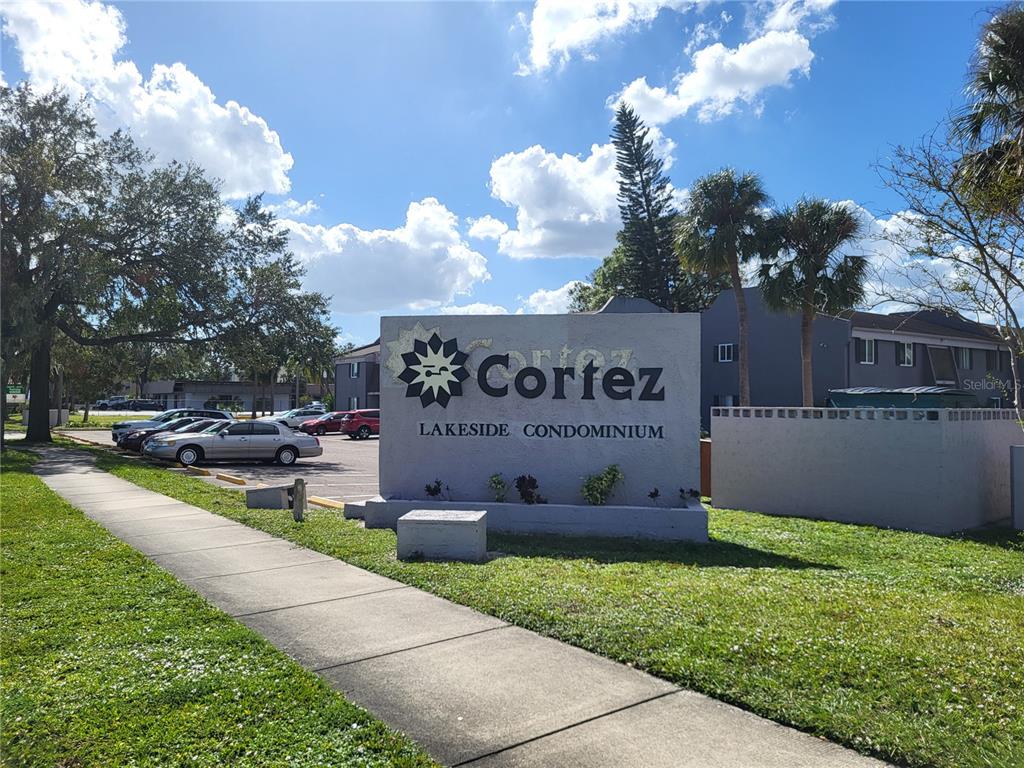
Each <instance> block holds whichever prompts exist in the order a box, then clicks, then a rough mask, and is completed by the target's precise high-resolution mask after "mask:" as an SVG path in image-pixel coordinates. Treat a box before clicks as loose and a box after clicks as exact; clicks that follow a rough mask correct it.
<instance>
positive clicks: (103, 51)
mask: <svg viewBox="0 0 1024 768" xmlns="http://www.w3.org/2000/svg"><path fill="white" fill-rule="evenodd" d="M574 5H575V8H573V4H571V5H570V6H569V7H568V8H569V10H566V9H565V8H561V9H560V8H559V7H558V4H557V3H552V2H544V0H541V1H540V2H538V3H537V4H536V5H533V4H529V3H501V2H499V3H487V2H478V3H473V2H465V3H326V2H320V3H270V2H261V3H251V2H232V3H228V2H221V3H200V2H191V3H142V2H138V3H123V4H106V5H102V4H99V3H93V4H85V3H82V2H79V0H73V2H68V3H64V4H61V5H58V6H46V5H44V4H42V3H27V2H26V3H19V2H14V3H8V4H7V5H6V6H5V8H4V10H3V11H2V14H3V15H4V17H5V18H4V23H5V26H4V31H5V35H4V37H3V42H2V69H3V73H4V78H5V79H6V81H7V82H9V83H14V82H17V81H19V80H21V79H23V78H25V77H28V78H29V79H31V80H32V81H34V82H36V83H38V84H40V85H43V86H46V85H51V84H61V85H63V86H65V87H68V88H70V89H71V90H73V91H75V92H80V93H83V94H86V95H89V96H90V97H91V98H92V99H93V102H94V104H95V109H96V111H97V119H98V121H99V123H100V125H101V128H104V129H112V128H113V127H117V126H121V125H126V126H127V127H128V128H129V129H131V130H133V132H135V133H136V135H137V136H139V138H140V140H142V141H143V143H148V144H149V145H150V146H153V147H154V148H155V149H156V150H157V153H158V155H159V156H160V157H161V159H168V158H170V157H177V158H178V159H196V160H197V161H198V162H201V163H202V164H204V165H205V166H207V167H208V168H209V170H210V171H211V172H212V173H215V174H217V175H219V176H221V177H222V178H224V179H225V194H226V196H227V197H229V198H231V199H238V197H239V196H241V195H244V194H246V193H252V192H256V191H259V190H261V189H266V190H267V191H268V193H267V195H266V198H265V199H266V201H267V203H268V204H269V205H275V206H278V207H277V212H278V214H279V215H280V216H281V217H282V220H283V221H284V222H285V223H286V225H287V226H288V227H289V229H290V230H291V231H292V245H293V248H294V250H295V251H296V253H297V254H298V255H299V256H300V258H302V259H303V261H304V262H305V263H306V264H307V265H308V268H309V274H308V278H307V286H308V287H310V288H313V289H318V290H322V291H324V292H325V293H328V294H332V295H333V297H334V298H333V302H332V307H333V309H334V320H335V322H337V323H338V324H339V325H340V326H341V328H342V331H343V338H344V339H346V340H352V341H355V342H365V341H370V340H372V339H373V338H374V337H375V336H376V335H377V318H378V317H379V316H380V314H381V313H385V314H388V313H404V312H409V311H429V312H437V311H445V312H450V311H460V308H461V309H462V310H465V308H467V307H469V308H471V309H472V310H473V311H487V312H499V311H508V312H516V311H526V312H530V311H558V310H559V309H562V308H564V301H565V295H566V291H567V285H569V284H570V283H571V281H574V280H581V279H585V278H586V277H587V275H588V274H589V273H590V272H591V270H593V268H594V267H596V266H597V264H598V263H599V260H598V257H599V256H600V255H601V254H602V253H606V252H607V250H608V249H609V248H610V246H611V243H612V238H613V236H614V231H615V229H616V228H617V214H616V213H615V211H614V171H613V169H611V168H610V166H609V159H610V150H609V148H608V147H607V143H608V133H609V130H610V125H611V109H610V107H609V104H610V103H612V104H613V103H614V102H615V99H616V98H617V97H619V96H620V94H621V97H622V98H625V99H626V100H628V101H630V102H631V103H634V105H635V106H637V108H638V109H639V111H640V112H641V114H642V115H643V116H645V117H647V118H648V119H649V122H651V123H652V124H656V125H657V130H658V131H659V132H660V135H661V139H660V141H661V142H662V146H663V147H664V148H665V149H664V151H665V152H666V156H668V157H670V158H671V167H670V169H669V175H670V176H671V178H672V181H673V184H674V186H675V187H676V188H678V189H680V190H685V188H686V187H687V186H689V184H690V183H691V182H692V180H693V179H694V178H695V177H696V176H698V175H700V174H702V173H706V172H708V171H711V170H715V169H717V168H719V167H721V166H724V165H732V166H734V167H737V168H740V169H744V170H746V169H749V170H754V171H756V172H758V173H759V174H761V175H762V177H763V179H764V182H765V184H766V187H767V188H768V190H769V192H770V193H771V195H772V196H773V198H774V199H775V200H776V202H777V203H779V204H786V203H790V202H792V201H794V200H795V199H796V198H798V197H799V196H800V195H803V194H807V195H821V196H825V197H829V198H832V199H835V200H851V201H854V202H855V203H857V204H858V205H860V206H862V207H863V208H864V209H865V214H864V215H865V216H866V217H869V218H872V219H874V217H877V219H876V220H874V221H873V222H872V223H873V224H877V223H878V222H879V221H884V217H885V216H886V215H887V213H888V212H889V211H891V210H895V209H897V208H898V205H899V201H898V200H895V199H893V198H892V197H891V196H890V195H889V194H887V193H886V191H885V190H883V189H882V188H881V186H880V184H879V183H878V179H877V175H876V173H875V171H874V170H873V168H872V163H874V162H875V161H876V160H877V159H879V158H880V157H882V156H884V155H885V153H886V152H887V150H888V147H889V146H891V145H892V144H896V143H901V142H911V141H913V140H914V139H915V138H917V137H919V136H921V135H922V134H924V133H926V132H927V131H929V130H931V129H932V128H934V127H935V125H936V124H937V123H938V122H939V121H940V120H941V119H942V118H943V116H944V115H945V114H946V113H947V112H948V110H950V109H951V108H954V107H955V106H956V105H958V104H959V103H960V99H961V92H962V86H963V81H964V73H965V69H966V65H967V61H968V59H969V57H970V55H971V52H972V50H973V47H974V44H975V42H976V39H977V31H978V28H979V26H980V25H981V24H982V23H984V21H985V20H986V18H987V15H986V13H985V10H984V9H985V6H984V5H982V4H969V3H881V2H872V3H868V2H863V3H853V2H851V3H837V4H830V3H828V2H827V0H784V1H783V2H776V3H769V2H762V3H759V4H736V3H701V4H699V5H697V6H690V5H688V4H686V3H684V2H681V1H674V2H665V3H662V5H664V6H665V7H663V8H660V7H659V6H657V5H653V4H650V3H644V4H637V3H631V2H628V0H620V1H619V2H617V3H616V2H607V3H604V4H603V5H594V6H591V5H585V4H579V3H576V4H574ZM176 64H177V65H179V66H176V67H175V66H172V65H176ZM154 67H157V70H154ZM640 78H644V81H642V82H640V83H638V82H637V81H638V80H639V79H640ZM659 89H663V90H659ZM275 134H276V135H275ZM289 156H290V161H291V162H290V163H289ZM681 194H684V193H681ZM287 201H292V202H291V203H288V202H287ZM486 215H489V216H491V217H493V218H494V219H495V220H496V221H491V220H485V221H484V222H483V223H482V224H480V226H479V227H476V228H474V227H473V222H474V221H475V220H477V219H480V218H481V217H484V216H486ZM499 221H500V222H501V223H500V224H499V223H498V222H499ZM503 227H507V228H508V229H507V230H505V229H502V228H503Z"/></svg>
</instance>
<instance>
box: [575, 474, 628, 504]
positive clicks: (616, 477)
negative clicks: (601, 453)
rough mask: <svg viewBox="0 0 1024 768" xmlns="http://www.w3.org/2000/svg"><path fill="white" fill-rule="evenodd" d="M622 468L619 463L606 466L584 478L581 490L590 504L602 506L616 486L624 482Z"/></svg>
mask: <svg viewBox="0 0 1024 768" xmlns="http://www.w3.org/2000/svg"><path fill="white" fill-rule="evenodd" d="M622 478H623V475H622V470H621V469H619V465H618V464H612V465H611V466H608V467H605V468H604V469H603V470H602V471H600V472H598V473H597V474H596V475H587V476H586V477H585V478H583V487H582V488H580V492H581V493H582V494H583V498H584V499H586V500H587V503H588V504H593V505H594V506H595V507H600V506H603V505H604V504H605V502H607V501H608V499H609V497H610V496H611V495H612V492H613V491H614V490H615V486H616V485H618V484H619V483H621V482H622Z"/></svg>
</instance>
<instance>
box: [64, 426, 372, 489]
mask: <svg viewBox="0 0 1024 768" xmlns="http://www.w3.org/2000/svg"><path fill="white" fill-rule="evenodd" d="M65 434H69V435H72V436H75V437H81V438H84V439H86V440H92V441H94V442H97V443H103V444H105V445H113V444H114V443H113V441H112V440H111V439H110V431H109V430H71V431H68V432H66V433H65ZM319 440H320V445H322V446H323V449H324V452H323V454H322V455H321V456H317V457H316V458H313V459H299V460H298V461H297V462H296V463H295V464H293V465H292V466H290V467H281V466H278V465H276V464H261V463H254V462H237V463H232V462H217V463H213V464H202V465H200V466H204V467H207V468H208V469H211V470H215V471H218V472H226V473H228V474H232V475H235V476H236V477H241V478H244V479H245V480H246V481H247V482H249V483H265V484H267V485H278V484H284V483H289V482H291V481H292V480H294V479H295V478H297V477H301V478H303V479H304V480H305V481H306V488H307V492H308V493H309V494H310V495H313V496H323V497H325V498H328V499H336V500H337V501H362V500H363V499H369V498H371V497H373V496H376V495H377V450H378V446H379V444H380V443H379V441H378V439H377V438H376V437H372V438H370V439H369V440H350V439H349V438H347V437H343V436H341V435H326V436H324V437H321V438H319ZM235 487H237V486H235Z"/></svg>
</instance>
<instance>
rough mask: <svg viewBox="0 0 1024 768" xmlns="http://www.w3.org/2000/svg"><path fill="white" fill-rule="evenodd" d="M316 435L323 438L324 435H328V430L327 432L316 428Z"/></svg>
mask: <svg viewBox="0 0 1024 768" xmlns="http://www.w3.org/2000/svg"><path fill="white" fill-rule="evenodd" d="M316 433H317V434H318V435H321V436H323V435H326V434H327V430H326V429H324V428H323V427H317V428H316Z"/></svg>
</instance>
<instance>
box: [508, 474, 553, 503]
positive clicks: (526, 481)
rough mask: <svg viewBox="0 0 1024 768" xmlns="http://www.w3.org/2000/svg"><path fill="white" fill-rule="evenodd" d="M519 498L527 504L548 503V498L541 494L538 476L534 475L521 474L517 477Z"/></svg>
mask: <svg viewBox="0 0 1024 768" xmlns="http://www.w3.org/2000/svg"><path fill="white" fill-rule="evenodd" d="M514 482H515V486H516V490H517V491H519V498H521V499H522V500H523V502H525V503H526V504H547V501H548V500H547V499H545V498H544V497H543V496H541V495H540V492H539V486H538V483H537V478H535V477H534V476H533V475H520V476H519V477H517V478H516V479H515V481H514Z"/></svg>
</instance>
